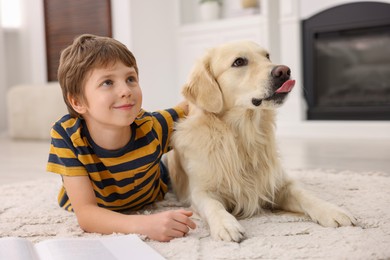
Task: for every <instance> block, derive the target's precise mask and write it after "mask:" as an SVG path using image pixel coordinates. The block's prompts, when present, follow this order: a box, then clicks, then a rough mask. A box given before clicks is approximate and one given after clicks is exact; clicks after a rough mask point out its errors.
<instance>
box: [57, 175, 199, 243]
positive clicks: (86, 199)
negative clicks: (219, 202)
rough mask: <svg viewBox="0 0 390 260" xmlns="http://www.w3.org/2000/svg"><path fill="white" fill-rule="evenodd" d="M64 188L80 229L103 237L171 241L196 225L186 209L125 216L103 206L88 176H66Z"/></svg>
mask: <svg viewBox="0 0 390 260" xmlns="http://www.w3.org/2000/svg"><path fill="white" fill-rule="evenodd" d="M63 180H64V187H65V189H66V192H67V195H68V197H69V199H70V202H71V203H72V206H73V209H74V212H75V214H76V216H77V220H78V222H79V225H80V227H81V228H82V229H83V230H85V231H87V232H96V233H102V234H111V233H114V232H115V233H125V234H129V233H136V234H143V235H146V236H148V237H149V238H151V239H153V240H158V241H170V240H171V239H173V238H175V237H182V236H184V235H185V234H187V233H188V231H189V228H191V229H194V228H195V227H196V225H195V223H194V222H193V221H192V220H191V219H190V218H189V217H190V216H191V215H192V212H190V211H186V210H175V211H166V212H161V213H158V214H152V215H125V214H121V213H118V212H115V211H111V210H108V209H104V208H101V207H99V206H98V205H97V204H96V197H95V194H94V191H93V188H92V186H91V181H90V180H89V178H88V177H87V176H77V177H69V176H63Z"/></svg>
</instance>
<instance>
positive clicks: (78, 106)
mask: <svg viewBox="0 0 390 260" xmlns="http://www.w3.org/2000/svg"><path fill="white" fill-rule="evenodd" d="M68 102H69V104H70V105H71V106H72V108H73V109H74V111H76V112H77V113H79V114H80V115H82V114H84V113H85V112H86V111H87V106H86V105H85V104H84V102H82V101H80V100H79V99H78V98H75V97H73V96H72V95H70V94H68Z"/></svg>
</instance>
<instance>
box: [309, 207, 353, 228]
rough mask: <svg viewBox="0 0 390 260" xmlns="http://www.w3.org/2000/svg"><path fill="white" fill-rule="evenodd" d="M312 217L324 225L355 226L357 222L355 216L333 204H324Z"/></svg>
mask: <svg viewBox="0 0 390 260" xmlns="http://www.w3.org/2000/svg"><path fill="white" fill-rule="evenodd" d="M310 217H311V218H312V219H313V220H314V221H316V222H318V224H320V225H321V226H324V227H342V226H354V225H356V223H357V220H356V218H355V217H353V216H352V215H350V214H349V213H347V212H345V211H344V210H342V209H341V208H339V207H337V206H335V205H332V204H326V205H323V206H322V208H321V209H320V210H318V212H317V214H314V215H311V216H310Z"/></svg>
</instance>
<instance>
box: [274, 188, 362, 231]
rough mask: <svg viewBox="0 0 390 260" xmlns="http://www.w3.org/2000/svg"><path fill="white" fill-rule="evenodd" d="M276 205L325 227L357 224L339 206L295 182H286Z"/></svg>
mask: <svg viewBox="0 0 390 260" xmlns="http://www.w3.org/2000/svg"><path fill="white" fill-rule="evenodd" d="M276 203H277V205H278V206H279V207H280V208H281V209H283V210H287V211H292V212H300V213H304V214H306V215H308V216H309V217H310V218H311V219H312V220H314V221H316V222H317V223H319V224H320V225H322V226H325V227H339V226H350V225H355V224H356V219H355V218H354V217H353V216H351V215H350V214H348V213H347V212H345V211H344V210H342V209H341V208H339V207H338V206H336V205H334V204H331V203H329V202H326V201H324V200H321V199H319V198H317V197H315V196H314V195H312V194H311V193H310V192H308V191H306V190H304V189H303V188H301V187H300V186H299V185H298V184H297V183H295V182H294V181H287V182H286V185H285V186H284V187H283V188H282V189H281V190H280V192H279V194H278V196H277V199H276Z"/></svg>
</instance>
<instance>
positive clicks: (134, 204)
mask: <svg viewBox="0 0 390 260" xmlns="http://www.w3.org/2000/svg"><path fill="white" fill-rule="evenodd" d="M158 186H159V180H158V179H157V180H156V181H155V183H154V185H152V187H150V189H148V190H145V191H144V192H143V193H142V194H141V195H139V196H138V197H137V198H136V199H134V200H132V201H130V202H129V203H126V204H124V205H121V206H104V205H102V207H105V208H107V209H114V210H115V209H118V208H122V209H135V208H139V207H140V206H146V205H148V204H150V203H153V201H150V202H149V201H141V200H142V199H143V198H145V197H146V196H148V195H149V196H152V195H153V192H152V191H154V190H155V189H156V188H158ZM150 198H151V197H150ZM150 198H149V199H150ZM137 202H138V203H137ZM130 206H131V207H130Z"/></svg>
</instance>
